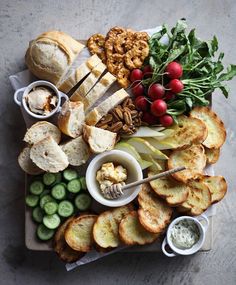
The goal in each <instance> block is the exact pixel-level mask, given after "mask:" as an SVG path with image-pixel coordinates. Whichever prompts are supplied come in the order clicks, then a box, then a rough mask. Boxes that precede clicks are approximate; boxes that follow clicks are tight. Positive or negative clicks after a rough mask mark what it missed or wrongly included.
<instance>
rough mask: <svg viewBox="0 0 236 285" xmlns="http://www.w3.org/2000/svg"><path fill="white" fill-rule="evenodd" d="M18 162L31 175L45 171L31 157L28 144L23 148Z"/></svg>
mask: <svg viewBox="0 0 236 285" xmlns="http://www.w3.org/2000/svg"><path fill="white" fill-rule="evenodd" d="M18 163H19V165H20V167H21V169H22V170H24V171H25V172H26V173H28V174H30V175H38V174H40V173H42V172H43V170H42V169H40V168H38V166H37V165H35V164H34V163H33V161H32V160H31V159H30V147H28V146H27V147H25V148H23V150H22V151H21V153H20V154H19V156H18Z"/></svg>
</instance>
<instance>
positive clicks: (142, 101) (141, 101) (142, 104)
mask: <svg viewBox="0 0 236 285" xmlns="http://www.w3.org/2000/svg"><path fill="white" fill-rule="evenodd" d="M134 103H135V106H136V108H137V109H138V110H141V111H147V109H148V105H149V103H148V101H147V99H146V98H145V97H144V96H138V97H137V98H136V99H135V101H134Z"/></svg>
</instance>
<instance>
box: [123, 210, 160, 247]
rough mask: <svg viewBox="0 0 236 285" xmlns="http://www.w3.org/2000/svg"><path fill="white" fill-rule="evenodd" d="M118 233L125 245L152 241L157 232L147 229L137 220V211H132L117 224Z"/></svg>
mask: <svg viewBox="0 0 236 285" xmlns="http://www.w3.org/2000/svg"><path fill="white" fill-rule="evenodd" d="M119 235H120V238H121V240H122V241H123V242H124V243H125V244H127V245H136V244H138V245H145V244H149V243H152V242H154V241H155V240H156V239H157V238H158V236H159V235H158V234H154V233H150V232H149V231H147V230H146V229H145V228H144V227H143V226H142V225H141V224H140V221H139V217H138V213H137V211H132V212H131V213H129V214H128V215H126V217H125V218H124V219H122V220H121V223H120V225H119Z"/></svg>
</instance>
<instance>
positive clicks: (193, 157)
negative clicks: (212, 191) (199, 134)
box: [167, 145, 206, 183]
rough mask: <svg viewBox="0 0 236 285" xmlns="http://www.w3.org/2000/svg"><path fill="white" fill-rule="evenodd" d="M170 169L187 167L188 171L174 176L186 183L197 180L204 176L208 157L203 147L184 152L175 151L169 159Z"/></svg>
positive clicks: (196, 146)
mask: <svg viewBox="0 0 236 285" xmlns="http://www.w3.org/2000/svg"><path fill="white" fill-rule="evenodd" d="M167 164H168V169H172V168H175V167H178V166H185V167H186V170H182V171H179V172H176V173H174V174H172V176H173V177H174V178H175V179H176V180H178V181H182V182H184V183H187V181H188V180H190V179H195V178H197V177H198V176H199V175H201V174H203V170H204V168H205V166H206V155H205V150H204V147H203V146H202V145H193V146H191V147H189V148H187V149H184V150H175V151H173V152H172V154H171V155H170V157H169V159H168V162H167Z"/></svg>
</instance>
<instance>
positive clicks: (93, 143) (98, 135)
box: [83, 125, 117, 153]
mask: <svg viewBox="0 0 236 285" xmlns="http://www.w3.org/2000/svg"><path fill="white" fill-rule="evenodd" d="M116 136H117V134H116V133H112V132H110V131H106V130H103V129H100V128H96V127H93V126H87V125H85V126H84V128H83V138H84V140H85V141H86V142H87V143H88V144H89V147H90V149H91V151H92V152H93V153H101V152H104V151H107V150H111V149H113V148H114V147H115V143H116Z"/></svg>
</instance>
